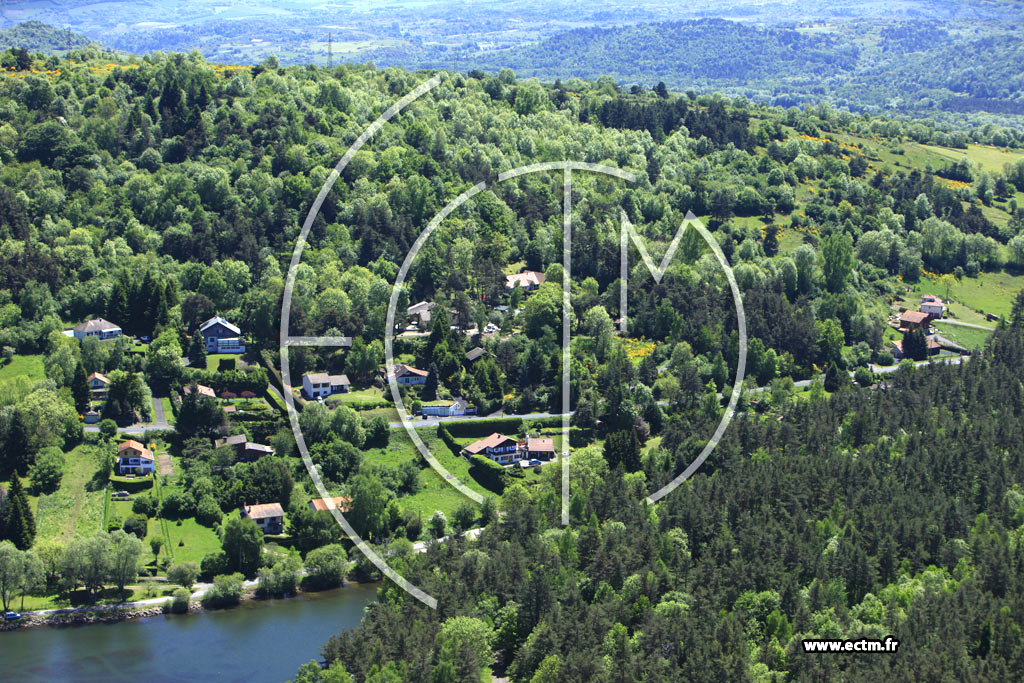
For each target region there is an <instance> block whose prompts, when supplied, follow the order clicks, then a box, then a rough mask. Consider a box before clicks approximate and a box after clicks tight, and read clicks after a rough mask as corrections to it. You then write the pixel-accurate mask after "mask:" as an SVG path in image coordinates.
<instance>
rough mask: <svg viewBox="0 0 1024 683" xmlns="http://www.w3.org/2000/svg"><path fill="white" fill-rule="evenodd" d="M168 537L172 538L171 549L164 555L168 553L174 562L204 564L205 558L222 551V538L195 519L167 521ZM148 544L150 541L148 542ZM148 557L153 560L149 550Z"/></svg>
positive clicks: (166, 550) (166, 549)
mask: <svg viewBox="0 0 1024 683" xmlns="http://www.w3.org/2000/svg"><path fill="white" fill-rule="evenodd" d="M166 528H167V532H168V536H169V537H170V548H165V549H164V550H163V551H161V552H163V553H168V552H169V554H170V556H171V557H172V558H173V560H174V562H175V563H177V562H195V563H197V564H198V563H199V562H202V560H203V556H205V555H207V554H209V553H214V552H217V551H218V550H220V538H218V537H217V534H216V533H214V531H213V529H210V528H208V527H205V526H203V525H202V524H200V523H199V522H197V521H196V520H195V519H193V518H189V519H183V520H181V525H180V526H179V525H178V522H176V521H172V520H167V524H166ZM147 544H148V541H147ZM146 555H147V557H149V558H152V553H150V552H149V549H148V548H147V552H146Z"/></svg>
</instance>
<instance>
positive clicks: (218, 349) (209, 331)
mask: <svg viewBox="0 0 1024 683" xmlns="http://www.w3.org/2000/svg"><path fill="white" fill-rule="evenodd" d="M199 334H201V335H202V337H203V340H204V341H205V342H206V352H207V353H245V339H244V338H243V337H242V330H240V329H239V328H238V327H237V326H236V325H232V324H231V323H229V322H228V321H227V320H225V319H224V318H222V317H220V316H219V315H217V316H214V317H212V318H210V319H209V320H207V321H206V322H205V323H203V324H202V325H200V326H199Z"/></svg>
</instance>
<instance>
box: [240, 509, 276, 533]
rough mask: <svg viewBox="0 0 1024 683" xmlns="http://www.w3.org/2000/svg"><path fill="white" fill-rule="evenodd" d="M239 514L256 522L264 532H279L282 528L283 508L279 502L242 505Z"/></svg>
mask: <svg viewBox="0 0 1024 683" xmlns="http://www.w3.org/2000/svg"><path fill="white" fill-rule="evenodd" d="M239 516H240V517H242V519H245V518H246V517H248V518H249V519H251V520H252V521H254V522H256V526H258V527H259V528H260V529H262V530H263V533H266V534H279V533H281V531H282V530H283V529H284V509H283V508H282V507H281V504H280V503H262V504H257V505H243V506H242V512H241V514H240V515H239Z"/></svg>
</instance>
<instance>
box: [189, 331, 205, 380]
mask: <svg viewBox="0 0 1024 683" xmlns="http://www.w3.org/2000/svg"><path fill="white" fill-rule="evenodd" d="M188 364H189V366H190V367H193V368H199V369H200V370H204V369H206V344H205V342H203V335H202V334H201V333H200V332H199V330H196V332H195V334H193V335H192V341H191V342H190V343H189V345H188Z"/></svg>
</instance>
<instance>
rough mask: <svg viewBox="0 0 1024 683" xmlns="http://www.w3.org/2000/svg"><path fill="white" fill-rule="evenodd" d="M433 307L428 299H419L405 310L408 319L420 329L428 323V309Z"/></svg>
mask: <svg viewBox="0 0 1024 683" xmlns="http://www.w3.org/2000/svg"><path fill="white" fill-rule="evenodd" d="M433 307H434V304H433V303H431V302H430V301H420V302H419V303H415V304H413V305H412V306H409V308H408V309H406V312H407V313H408V314H409V320H410V321H411V322H412V323H413V324H415V325H419V326H420V328H421V329H422V328H424V327H426V326H427V324H429V323H430V309H432V308H433Z"/></svg>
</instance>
